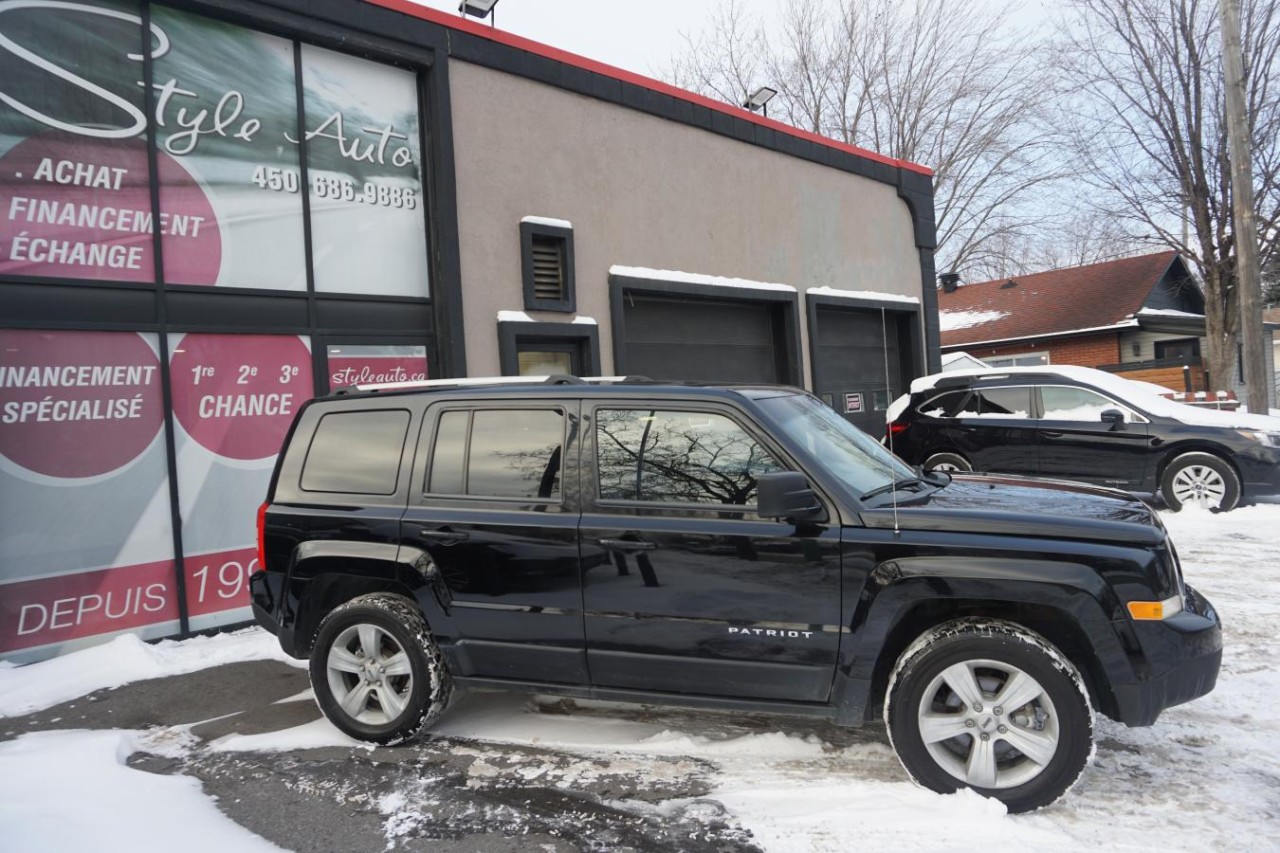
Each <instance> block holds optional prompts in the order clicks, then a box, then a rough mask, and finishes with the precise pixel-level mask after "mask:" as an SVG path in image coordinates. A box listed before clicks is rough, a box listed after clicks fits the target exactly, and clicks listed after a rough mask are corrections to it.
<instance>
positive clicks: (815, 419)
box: [759, 394, 915, 494]
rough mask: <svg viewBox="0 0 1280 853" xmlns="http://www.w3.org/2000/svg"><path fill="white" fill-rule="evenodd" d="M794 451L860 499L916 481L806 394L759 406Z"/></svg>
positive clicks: (768, 400)
mask: <svg viewBox="0 0 1280 853" xmlns="http://www.w3.org/2000/svg"><path fill="white" fill-rule="evenodd" d="M759 406H760V408H761V409H762V410H764V411H765V412H766V413H767V414H768V415H769V417H770V418H772V419H773V420H774V422H775V423H776V424H777V425H778V431H779V432H780V433H781V434H782V435H783V436H785V437H786V439H787V440H788V441H789V442H791V444H792V445H793V446H796V447H803V448H804V449H805V451H806V452H807V453H809V454H810V455H811V456H812V457H813V458H814V459H816V460H818V461H819V462H820V464H821V465H822V466H823V467H824V468H826V469H827V470H829V471H830V472H831V473H832V474H833V475H834V476H836V477H838V478H839V479H840V480H841V481H843V482H844V483H846V484H847V485H848V486H849V487H850V488H851V489H853V490H854V491H855V492H856V493H858V494H866V493H869V492H873V491H876V490H880V489H884V488H885V487H886V486H889V485H891V484H893V483H895V482H897V481H901V480H914V479H915V472H914V471H912V470H911V468H910V467H909V466H908V465H907V464H906V463H904V462H903V461H902V460H901V459H899V458H898V457H896V456H894V455H893V454H892V453H890V452H889V451H888V450H885V449H884V448H883V447H881V446H880V443H879V442H877V441H876V440H875V439H874V438H872V437H871V436H869V435H867V434H866V433H865V432H863V431H862V430H860V429H858V428H857V427H855V426H854V425H853V424H851V423H849V422H848V421H847V420H845V419H844V418H842V417H841V416H840V415H838V414H836V413H835V411H833V410H832V409H831V408H830V407H829V406H824V405H823V404H822V402H821V401H819V400H818V398H817V397H813V396H810V395H808V394H787V395H780V396H777V397H769V398H766V399H762V400H760V401H759Z"/></svg>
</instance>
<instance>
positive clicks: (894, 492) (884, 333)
mask: <svg viewBox="0 0 1280 853" xmlns="http://www.w3.org/2000/svg"><path fill="white" fill-rule="evenodd" d="M880 343H881V347H882V349H883V350H884V396H885V401H886V402H885V407H884V410H885V425H884V431H885V435H886V436H887V438H888V440H889V452H890V453H893V430H891V429H889V422H888V417H889V415H888V412H889V405H890V404H891V403H893V401H892V400H890V399H889V395H890V394H892V393H893V389H892V388H891V387H890V385H889V321H888V320H887V319H885V310H884V306H883V305H882V306H880ZM872 408H875V400H874V398H873V399H872ZM889 477H890V479H891V480H892V481H893V482H892V483H891V484H890V485H889V494H890V496H891V497H892V498H893V535H894V536H901V535H902V531H900V530H899V529H898V483H897V480H896V479H894V475H893V469H892V468H891V469H889Z"/></svg>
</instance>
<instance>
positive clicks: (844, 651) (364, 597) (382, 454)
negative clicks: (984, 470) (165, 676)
mask: <svg viewBox="0 0 1280 853" xmlns="http://www.w3.org/2000/svg"><path fill="white" fill-rule="evenodd" d="M426 385H427V387H418V388H416V389H391V388H382V389H377V390H354V391H350V392H347V393H338V394H335V395H333V396H330V397H326V398H321V399H317V400H314V401H312V402H311V403H309V404H308V405H306V406H305V407H304V408H303V409H302V410H301V411H300V412H299V413H298V416H297V419H296V421H295V422H294V425H293V428H292V429H291V431H290V433H289V436H288V438H287V439H286V444H285V448H284V452H283V453H282V454H281V456H280V459H279V462H278V463H277V467H276V471H275V474H274V477H273V479H272V483H271V489H270V493H269V495H268V501H267V503H265V504H264V505H263V507H262V509H261V511H260V515H259V540H260V549H261V553H260V555H259V559H260V564H261V566H262V571H259V572H258V573H256V574H255V575H254V576H253V578H252V589H253V607H254V612H255V614H256V616H257V619H258V621H259V622H261V624H263V625H264V626H266V627H267V628H268V629H269V630H271V631H273V632H274V633H275V634H276V635H277V636H278V637H279V638H280V643H281V645H282V646H283V648H284V650H285V651H286V652H288V653H289V654H291V655H295V656H297V657H300V658H306V657H310V661H311V681H312V684H313V685H314V687H315V693H316V699H317V701H318V703H319V705H320V707H321V709H322V710H323V711H324V713H325V715H326V716H327V717H328V718H329V719H330V720H331V721H332V722H333V723H334V725H336V726H337V727H338V728H339V729H341V730H342V731H344V732H346V733H348V734H350V735H352V736H354V737H357V738H362V739H365V740H369V741H373V742H376V743H382V744H390V743H396V742H400V741H404V740H407V739H409V738H412V737H413V736H415V735H417V734H419V733H420V732H422V731H424V730H425V729H426V728H427V727H428V726H430V725H431V723H432V722H433V721H434V720H435V719H436V718H437V717H439V715H440V713H441V712H442V711H443V710H444V708H445V706H446V705H447V703H448V701H449V697H450V694H451V692H452V691H453V690H454V689H455V688H459V687H482V688H495V687H498V688H506V689H514V690H528V691H536V692H540V693H551V694H558V695H564V696H577V697H593V698H603V699H613V700H621V701H630V702H651V703H672V704H677V703H678V704H684V705H695V706H702V707H707V708H719V709H746V710H751V711H761V710H771V711H776V712H778V713H782V714H803V715H809V716H818V717H826V718H829V719H831V720H833V721H835V722H836V723H839V724H844V725H858V724H861V723H864V722H868V721H872V720H875V719H878V718H880V717H881V716H883V719H884V721H885V724H886V725H887V727H888V731H889V736H890V739H891V740H892V742H893V746H894V748H895V750H896V751H897V753H898V755H899V757H900V758H901V760H902V763H903V765H904V766H905V768H906V769H907V772H908V773H909V774H910V775H911V776H912V777H913V778H914V779H915V780H917V781H918V782H920V783H922V784H923V785H925V786H927V787H929V788H932V789H933V790H935V791H943V792H949V791H954V790H955V789H957V788H959V787H964V786H968V787H971V788H974V789H976V790H977V791H979V792H980V793H982V794H986V795H989V796H993V797H997V798H999V799H1000V800H1002V801H1004V802H1005V803H1006V804H1007V805H1008V806H1009V808H1010V809H1011V810H1013V811H1025V810H1028V809H1033V808H1036V807H1038V806H1041V805H1044V804H1046V803H1049V802H1051V801H1053V800H1054V799H1056V798H1057V797H1058V796H1059V795H1061V794H1062V793H1063V792H1064V791H1066V790H1067V788H1069V787H1070V786H1071V784H1072V783H1073V782H1074V781H1075V780H1076V779H1077V778H1078V777H1079V775H1080V773H1081V771H1082V770H1083V768H1084V766H1085V763H1086V760H1087V759H1088V756H1089V755H1090V753H1091V749H1092V738H1093V710H1094V709H1095V708H1096V709H1098V710H1100V711H1102V712H1103V713H1105V714H1107V715H1108V716H1110V717H1112V718H1114V719H1117V720H1120V721H1123V722H1124V723H1127V724H1129V725H1131V726H1146V725H1151V724H1152V723H1154V722H1155V720H1156V717H1157V716H1158V715H1159V714H1160V712H1161V711H1162V710H1163V709H1165V708H1167V707H1169V706H1171V705H1175V704H1178V703H1180V702H1186V701H1188V700H1190V699H1194V698H1195V697H1197V696H1201V695H1203V694H1205V693H1207V692H1208V691H1209V690H1211V689H1212V688H1213V684H1214V681H1215V679H1216V677H1217V673H1218V665H1219V661H1220V659H1221V654H1222V651H1221V649H1222V636H1221V629H1220V625H1219V621H1218V617H1217V614H1216V613H1215V612H1214V610H1213V608H1212V607H1211V606H1210V605H1209V603H1208V602H1207V601H1206V600H1205V599H1204V598H1203V597H1202V596H1200V595H1198V594H1197V593H1196V592H1195V591H1194V590H1193V589H1192V588H1191V587H1189V586H1187V585H1185V584H1184V583H1183V580H1182V573H1181V569H1180V567H1179V564H1178V558H1177V555H1176V554H1175V552H1174V549H1173V547H1172V545H1171V544H1170V542H1169V541H1168V538H1167V537H1166V535H1165V531H1164V529H1163V527H1162V525H1161V524H1160V521H1159V519H1158V518H1157V517H1156V516H1155V515H1153V513H1152V512H1151V511H1150V510H1149V509H1148V508H1147V507H1146V506H1145V505H1144V504H1142V503H1141V502H1139V501H1137V500H1135V499H1133V498H1131V497H1128V496H1126V495H1124V494H1122V493H1120V492H1115V491H1111V490H1107V489H1101V488H1094V487H1089V486H1083V485H1078V484H1066V483H1056V484H1054V483H1050V484H1045V483H1036V482H1034V481H1028V480H1021V479H1017V478H1011V477H993V476H977V475H961V474H954V475H953V474H947V473H934V474H926V475H923V476H920V475H917V473H916V472H915V471H914V470H912V469H911V468H909V467H908V466H907V465H905V464H904V463H903V462H901V461H900V460H899V459H897V458H896V457H894V456H892V455H891V454H890V453H888V452H887V451H886V450H884V449H883V448H881V447H880V445H879V444H877V443H876V442H875V441H874V440H873V439H871V438H870V437H869V436H867V435H865V434H864V433H862V432H861V431H860V430H858V429H857V428H855V427H853V426H851V425H850V424H849V423H848V422H846V421H845V420H844V419H843V418H841V417H840V416H839V415H837V414H836V413H835V412H833V411H832V410H831V409H830V408H828V407H827V406H825V405H823V404H822V403H821V402H820V401H819V400H817V399H816V398H814V397H813V396H811V395H809V394H807V393H805V392H804V391H800V390H797V389H793V388H779V387H693V386H667V385H656V384H651V383H643V382H629V381H626V380H600V381H593V382H583V381H582V380H572V381H570V380H569V379H568V378H563V379H559V380H552V381H548V382H545V383H541V384H536V385H535V384H521V383H520V382H519V380H512V381H505V382H500V383H494V384H470V383H467V382H466V381H459V382H457V383H454V384H453V385H444V386H439V385H436V384H434V383H427V384H426Z"/></svg>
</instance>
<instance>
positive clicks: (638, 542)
mask: <svg viewBox="0 0 1280 853" xmlns="http://www.w3.org/2000/svg"><path fill="white" fill-rule="evenodd" d="M596 542H598V543H599V544H600V546H601V547H603V548H608V549H609V550H611V551H652V550H654V549H655V548H657V547H658V543H657V542H650V541H648V540H646V539H597V540H596Z"/></svg>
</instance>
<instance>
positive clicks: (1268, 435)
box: [1236, 429, 1280, 447]
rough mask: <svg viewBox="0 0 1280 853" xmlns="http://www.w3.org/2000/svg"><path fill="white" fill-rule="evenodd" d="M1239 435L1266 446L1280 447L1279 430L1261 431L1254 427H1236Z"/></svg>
mask: <svg viewBox="0 0 1280 853" xmlns="http://www.w3.org/2000/svg"><path fill="white" fill-rule="evenodd" d="M1236 432H1238V433H1239V434H1240V435H1242V436H1244V437H1245V438H1247V439H1249V440H1250V441H1256V442H1258V443H1259V444H1263V445H1266V446H1267V447H1280V432H1262V431H1261V430H1254V429H1238V430H1236Z"/></svg>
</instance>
